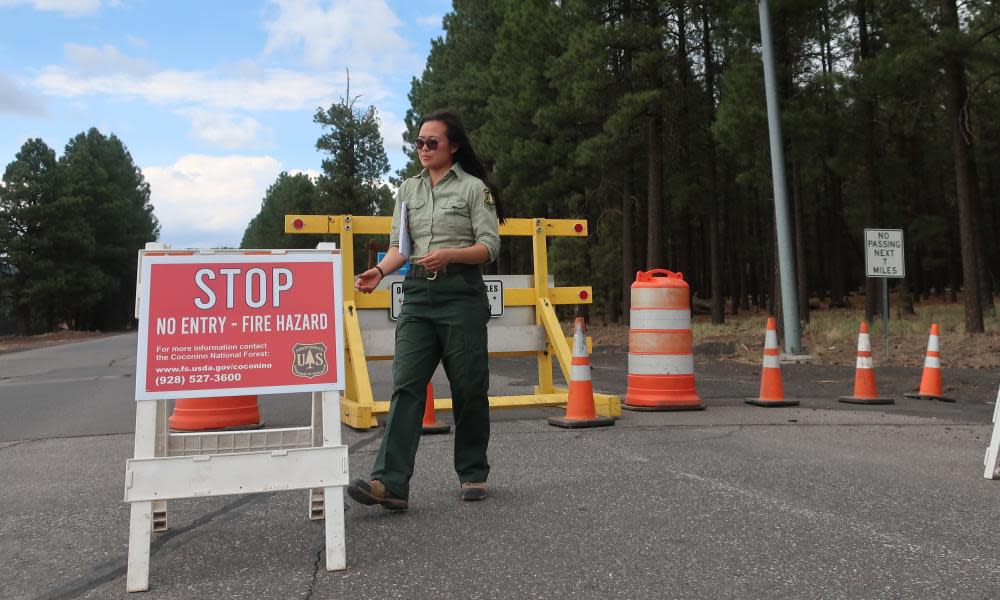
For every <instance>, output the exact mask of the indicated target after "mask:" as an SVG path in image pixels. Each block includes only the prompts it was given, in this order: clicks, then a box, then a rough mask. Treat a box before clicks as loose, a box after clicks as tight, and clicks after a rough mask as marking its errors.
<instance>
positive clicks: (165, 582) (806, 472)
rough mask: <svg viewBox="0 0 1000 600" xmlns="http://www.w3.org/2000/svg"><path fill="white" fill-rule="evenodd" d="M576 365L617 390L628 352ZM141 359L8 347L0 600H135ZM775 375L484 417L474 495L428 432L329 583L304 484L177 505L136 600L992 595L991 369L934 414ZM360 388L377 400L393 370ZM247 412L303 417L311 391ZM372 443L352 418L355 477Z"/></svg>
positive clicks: (496, 374)
mask: <svg viewBox="0 0 1000 600" xmlns="http://www.w3.org/2000/svg"><path fill="white" fill-rule="evenodd" d="M592 361H593V364H594V369H593V374H594V380H595V387H596V388H597V389H599V390H600V391H604V392H610V393H623V392H624V388H625V357H624V355H622V354H621V353H603V352H597V353H595V355H594V356H593V357H592ZM945 363H947V357H946V358H945ZM134 368H135V337H134V336H133V335H122V336H114V337H109V338H104V339H99V340H92V341H87V342H80V343H76V344H69V345H66V346H59V347H50V348H44V349H39V350H32V351H25V352H21V353H16V354H6V355H0V411H2V412H0V414H2V418H0V599H3V600H7V599H20V598H48V599H55V598H125V597H128V596H129V595H126V594H125V592H124V588H125V585H124V574H125V556H126V551H127V537H128V509H127V507H126V506H125V504H124V503H123V502H122V495H123V473H124V465H125V460H126V458H127V457H128V456H130V454H131V452H132V436H131V435H130V432H131V431H132V428H133V420H134V406H133V405H134V402H133V400H132V392H133V379H132V377H133V375H134ZM491 369H492V373H493V376H492V389H491V393H499V394H516V393H526V392H527V391H528V390H530V386H531V385H533V384H534V366H533V362H532V361H530V360H524V359H506V360H496V361H494V362H493V363H491ZM783 374H784V380H785V388H786V392H787V395H789V396H795V397H799V398H801V399H802V405H801V406H799V407H796V408H781V409H773V408H771V409H766V408H759V407H752V406H748V405H745V404H744V403H743V400H742V399H743V398H744V397H745V396H751V395H753V394H754V392H755V391H756V388H757V385H758V382H757V377H758V369H757V368H755V367H753V366H750V365H737V364H731V363H721V362H713V361H710V360H705V361H702V360H699V362H698V389H699V392H700V393H701V395H702V397H703V399H704V401H705V404H706V407H707V408H706V410H705V411H700V412H685V413H632V412H627V411H626V412H625V413H624V414H623V415H622V417H621V418H620V419H619V420H618V422H617V424H616V425H615V426H614V427H610V428H603V429H595V430H575V431H567V430H562V429H556V428H552V427H549V426H548V425H547V424H546V422H545V417H546V416H548V415H552V414H557V413H558V412H559V411H558V410H557V409H525V410H517V411H497V412H494V426H493V437H492V442H491V452H490V457H491V463H492V465H493V472H492V475H491V480H490V483H491V486H492V495H491V496H490V498H488V499H487V500H486V501H485V502H482V503H477V504H466V503H462V502H461V501H459V500H458V483H457V480H456V478H455V476H454V473H453V471H452V469H451V466H450V465H451V444H452V441H453V438H452V436H451V435H445V436H434V437H427V438H425V439H424V441H423V443H422V444H421V448H420V453H419V455H418V464H417V472H416V475H415V477H414V481H413V490H412V495H411V498H410V500H411V509H410V511H409V512H407V513H405V514H391V513H386V512H383V511H381V510H380V509H369V508H362V507H356V506H350V507H349V509H348V512H347V562H348V569H347V571H344V572H337V573H327V572H326V571H324V570H322V569H321V568H320V566H319V565H321V564H322V557H323V528H322V525H321V524H320V523H316V522H311V521H309V520H308V519H307V518H306V509H307V505H306V495H305V493H304V492H287V493H275V494H262V495H256V496H234V497H225V498H212V499H200V500H190V501H176V502H172V503H171V504H170V526H171V529H170V531H169V532H167V533H164V534H158V535H156V536H155V537H154V545H153V554H152V569H151V586H152V589H151V591H150V592H148V593H146V594H145V595H143V596H140V597H143V598H147V597H148V598H168V599H180V598H199V599H203V598H281V599H284V598H421V599H422V598H570V597H572V598H637V597H651V598H976V599H979V598H1000V580H998V578H997V573H1000V552H998V551H997V548H998V544H997V541H996V540H997V538H998V535H1000V528H998V526H997V518H996V515H997V514H998V509H1000V481H987V480H985V479H983V478H982V470H983V468H982V464H983V453H984V451H985V448H986V444H987V442H988V437H989V433H990V431H991V427H990V425H989V422H990V417H991V415H992V412H993V404H992V403H993V402H994V401H995V399H996V390H997V384H998V383H1000V378H998V377H997V375H996V374H995V373H990V372H985V371H971V370H949V369H946V370H945V372H944V378H945V384H946V388H947V389H946V391H947V392H949V393H950V394H951V395H954V396H956V397H958V398H959V402H958V403H956V404H945V403H939V402H928V401H918V400H904V399H903V398H902V393H903V392H905V391H909V390H910V389H912V388H913V387H915V386H916V385H917V383H918V382H919V376H920V373H919V370H918V369H880V370H879V371H878V377H879V384H880V391H881V392H882V393H883V394H889V395H893V396H896V397H897V398H898V400H897V403H896V404H894V405H889V406H877V407H876V406H863V407H858V406H852V405H844V404H840V403H837V402H836V397H837V396H840V395H844V394H847V393H849V392H850V390H851V382H852V377H853V373H852V370H851V369H849V368H836V367H822V366H785V367H784V368H783ZM372 376H373V379H374V380H375V393H376V396H378V397H382V398H384V397H387V396H388V389H389V384H388V364H385V363H383V364H377V365H375V366H374V367H373V369H372ZM435 383H436V387H437V388H438V390H439V394H440V395H442V396H444V395H446V394H447V389H446V388H447V386H446V383H445V381H444V380H443V379H442V378H441V377H440V375H438V376H437V378H436V380H435ZM261 410H262V413H263V418H264V420H265V421H266V422H267V423H268V424H269V425H274V426H279V425H301V424H304V423H306V422H307V420H308V400H307V399H306V398H305V397H304V396H294V395H293V396H274V397H267V398H263V399H262V403H261ZM442 420H444V421H449V420H450V419H449V418H448V416H447V415H444V416H443V417H442ZM380 435H381V431H380V430H372V431H367V432H357V431H353V430H350V429H346V428H345V430H344V440H345V443H347V444H349V446H350V451H351V454H350V456H351V472H352V474H353V475H354V476H359V477H363V476H365V475H366V474H367V471H368V469H369V468H370V467H371V463H372V460H373V458H374V453H375V450H376V449H377V444H378V441H379V437H380ZM131 597H135V596H134V595H133V596H131Z"/></svg>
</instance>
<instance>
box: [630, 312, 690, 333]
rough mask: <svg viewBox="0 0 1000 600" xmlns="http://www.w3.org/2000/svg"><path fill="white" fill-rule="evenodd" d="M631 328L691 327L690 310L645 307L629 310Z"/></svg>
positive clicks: (669, 328)
mask: <svg viewBox="0 0 1000 600" xmlns="http://www.w3.org/2000/svg"><path fill="white" fill-rule="evenodd" d="M629 327H631V328H632V329H667V330H676V329H685V330H686V329H691V311H690V310H687V309H671V308H662V309H661V308H646V309H634V308H633V309H632V310H631V311H629Z"/></svg>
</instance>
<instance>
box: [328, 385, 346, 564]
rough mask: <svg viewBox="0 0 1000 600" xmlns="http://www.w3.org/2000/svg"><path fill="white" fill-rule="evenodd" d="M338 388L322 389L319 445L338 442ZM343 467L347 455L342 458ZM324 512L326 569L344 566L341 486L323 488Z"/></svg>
mask: <svg viewBox="0 0 1000 600" xmlns="http://www.w3.org/2000/svg"><path fill="white" fill-rule="evenodd" d="M340 445H341V444H340V392H323V446H340ZM344 463H345V464H344V465H343V467H344V470H345V471H347V459H346V458H345V459H344ZM323 500H324V503H325V509H326V510H325V512H326V523H325V526H326V570H327V571H342V570H344V569H346V568H347V546H346V544H345V535H344V488H343V487H340V486H332V487H327V488H323Z"/></svg>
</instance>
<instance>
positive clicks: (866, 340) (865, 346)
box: [858, 333, 872, 352]
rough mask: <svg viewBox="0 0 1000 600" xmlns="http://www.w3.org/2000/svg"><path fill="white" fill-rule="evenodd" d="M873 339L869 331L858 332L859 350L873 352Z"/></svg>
mask: <svg viewBox="0 0 1000 600" xmlns="http://www.w3.org/2000/svg"><path fill="white" fill-rule="evenodd" d="M871 351H872V340H871V338H870V337H868V334H867V333H859V334H858V352H871Z"/></svg>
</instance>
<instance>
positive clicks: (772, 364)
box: [764, 354, 781, 369]
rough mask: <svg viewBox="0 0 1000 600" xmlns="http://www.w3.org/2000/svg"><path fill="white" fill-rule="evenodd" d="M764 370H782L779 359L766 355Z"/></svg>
mask: <svg viewBox="0 0 1000 600" xmlns="http://www.w3.org/2000/svg"><path fill="white" fill-rule="evenodd" d="M764 368H765V369H780V368H781V363H779V362H778V357H777V356H774V355H771V354H765V355H764Z"/></svg>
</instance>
